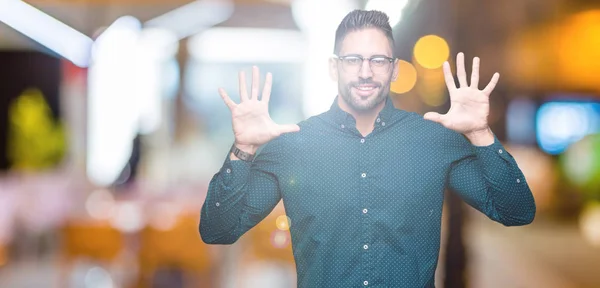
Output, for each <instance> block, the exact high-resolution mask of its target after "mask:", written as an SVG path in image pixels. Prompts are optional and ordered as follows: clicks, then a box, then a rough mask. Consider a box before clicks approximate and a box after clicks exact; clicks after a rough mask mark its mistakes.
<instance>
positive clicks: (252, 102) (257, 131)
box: [219, 66, 300, 153]
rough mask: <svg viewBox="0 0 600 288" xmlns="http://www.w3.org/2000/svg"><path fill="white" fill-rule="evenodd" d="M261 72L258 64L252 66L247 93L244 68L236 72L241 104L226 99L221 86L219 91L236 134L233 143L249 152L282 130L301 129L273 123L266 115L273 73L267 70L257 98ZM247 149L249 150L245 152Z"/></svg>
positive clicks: (267, 114)
mask: <svg viewBox="0 0 600 288" xmlns="http://www.w3.org/2000/svg"><path fill="white" fill-rule="evenodd" d="M259 76H260V74H259V70H258V67H256V66H254V67H252V90H251V93H250V95H248V89H247V87H246V75H245V73H244V72H243V71H240V73H239V89H240V100H241V101H240V103H239V104H236V103H235V102H233V101H232V100H231V98H229V96H228V95H227V93H226V92H225V90H224V89H223V88H219V94H220V95H221V98H223V101H225V104H226V105H227V107H229V110H231V119H232V124H233V133H234V135H235V144H236V146H238V148H240V149H242V150H245V152H248V153H254V152H255V151H256V149H258V147H259V146H260V145H263V144H265V143H267V142H269V141H271V140H272V139H274V138H276V137H279V136H280V135H281V134H283V133H289V132H297V131H300V127H299V126H298V125H294V124H292V125H279V124H276V123H275V122H273V120H272V119H271V117H270V116H269V99H270V97H271V86H272V84H273V76H272V74H271V73H267V76H266V80H265V86H264V88H263V91H262V97H261V99H260V100H259V99H258V95H259V85H260V83H259V82H260V80H259V79H260V77H259ZM248 150H250V151H248Z"/></svg>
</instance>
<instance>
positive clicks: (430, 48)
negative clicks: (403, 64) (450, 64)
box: [413, 35, 450, 69]
mask: <svg viewBox="0 0 600 288" xmlns="http://www.w3.org/2000/svg"><path fill="white" fill-rule="evenodd" d="M413 53H414V57H415V59H416V61H417V62H418V63H419V65H421V66H423V67H424V68H427V69H436V68H440V67H441V66H442V64H444V61H446V60H448V57H449V56H450V47H449V46H448V43H447V42H446V40H444V38H442V37H440V36H437V35H427V36H423V37H421V38H420V39H419V40H418V41H417V44H415V48H414V52H413Z"/></svg>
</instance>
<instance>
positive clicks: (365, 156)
mask: <svg viewBox="0 0 600 288" xmlns="http://www.w3.org/2000/svg"><path fill="white" fill-rule="evenodd" d="M378 122H381V119H379V118H378ZM359 137H360V138H359V139H360V140H359V141H360V144H358V146H357V151H358V153H357V155H358V160H359V161H358V163H359V165H358V167H357V168H358V169H360V170H358V171H359V173H360V174H359V175H360V178H359V181H358V184H359V189H360V190H359V191H360V193H359V195H360V196H359V198H358V199H359V201H360V202H359V203H357V206H358V207H357V208H355V209H357V210H359V211H360V212H359V213H361V216H362V217H361V218H362V219H361V221H360V223H361V228H360V229H361V232H362V235H361V237H360V238H361V239H360V240H359V241H361V242H359V243H357V244H358V247H360V248H358V249H360V250H361V251H360V252H361V253H362V254H363V255H362V257H361V259H362V263H361V266H362V267H361V268H362V270H363V271H362V277H364V278H363V279H364V282H363V285H365V286H367V285H368V284H369V282H368V281H367V280H368V279H370V278H371V277H373V273H375V271H374V270H375V269H374V267H373V261H372V259H371V258H372V256H373V253H372V252H371V250H372V249H371V248H372V247H370V246H369V243H370V242H371V237H372V236H371V234H372V231H371V230H372V225H371V217H370V215H371V214H372V213H369V212H370V211H369V209H370V208H371V207H370V205H371V201H370V200H371V198H370V196H371V193H370V189H371V188H370V177H369V176H370V173H371V171H370V169H369V167H368V166H367V164H368V163H369V161H370V159H371V158H372V157H371V154H372V153H370V146H372V145H370V144H369V143H370V142H369V143H366V142H367V139H366V137H361V136H359ZM369 139H371V138H369ZM369 141H371V140H369ZM371 144H372V143H371Z"/></svg>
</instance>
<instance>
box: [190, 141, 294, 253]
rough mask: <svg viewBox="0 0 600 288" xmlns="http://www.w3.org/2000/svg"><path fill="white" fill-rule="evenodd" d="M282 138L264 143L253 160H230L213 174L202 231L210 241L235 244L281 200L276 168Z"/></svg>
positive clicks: (278, 161)
mask: <svg viewBox="0 0 600 288" xmlns="http://www.w3.org/2000/svg"><path fill="white" fill-rule="evenodd" d="M280 146H281V145H280V141H279V140H277V139H274V140H272V141H271V142H269V143H267V144H265V145H264V147H263V149H262V150H261V151H260V153H258V154H257V156H256V157H255V159H254V161H253V162H246V161H242V160H233V161H232V160H230V157H229V153H228V154H227V158H226V160H225V162H224V163H223V166H222V167H221V169H220V170H219V171H218V172H217V173H216V174H215V175H214V176H213V177H212V179H211V181H210V183H209V186H208V193H207V196H206V200H205V202H204V204H203V205H202V209H201V214H200V224H199V231H200V236H201V238H202V241H204V242H205V243H208V244H233V243H234V242H236V241H237V240H238V239H239V238H240V237H241V236H242V235H243V234H244V233H246V232H247V231H248V230H250V229H251V228H252V227H254V226H256V225H257V224H258V223H259V222H260V221H262V220H263V219H264V218H265V217H266V216H267V215H269V213H270V212H271V211H272V210H273V208H274V207H275V206H276V205H277V204H278V203H279V201H280V200H281V193H280V190H279V186H278V182H277V176H276V174H275V171H276V169H278V168H280V167H278V166H279V165H280V163H281V161H280V159H281V158H280V157H281V155H282V154H281V152H280V150H281V149H280V148H279V147H280Z"/></svg>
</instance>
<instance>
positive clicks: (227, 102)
mask: <svg viewBox="0 0 600 288" xmlns="http://www.w3.org/2000/svg"><path fill="white" fill-rule="evenodd" d="M219 95H221V98H222V99H223V102H225V105H227V107H229V109H233V107H235V105H236V104H235V102H233V101H232V100H231V98H229V95H227V92H225V90H224V89H223V88H219Z"/></svg>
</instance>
